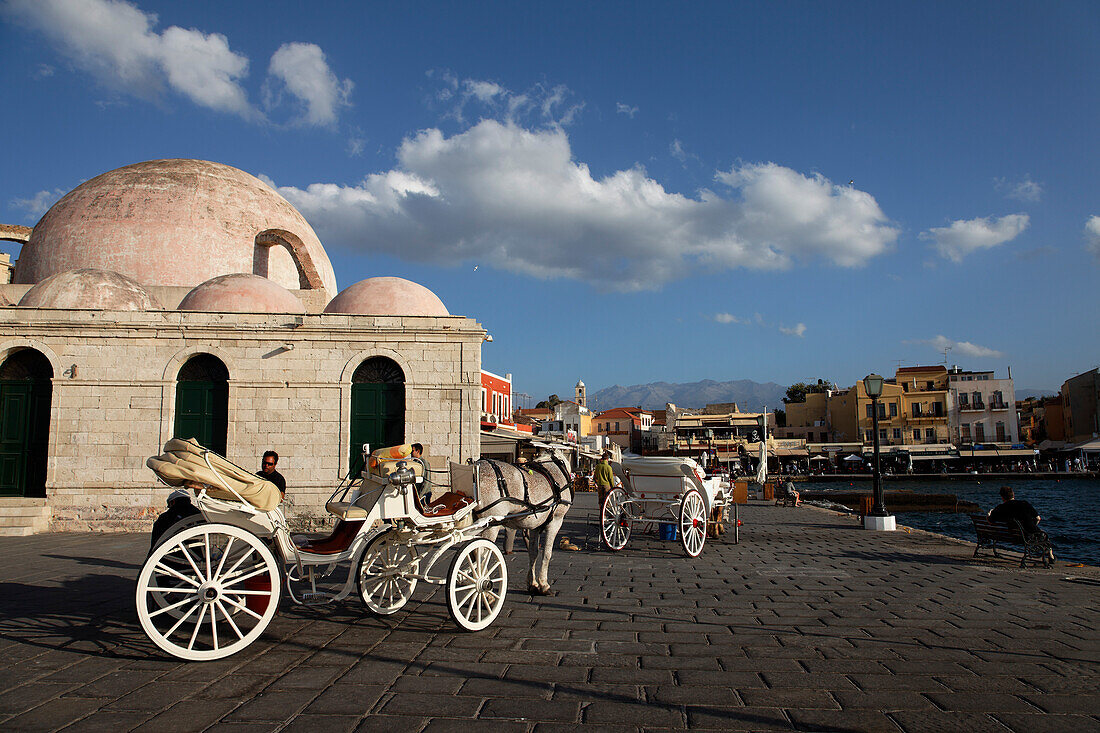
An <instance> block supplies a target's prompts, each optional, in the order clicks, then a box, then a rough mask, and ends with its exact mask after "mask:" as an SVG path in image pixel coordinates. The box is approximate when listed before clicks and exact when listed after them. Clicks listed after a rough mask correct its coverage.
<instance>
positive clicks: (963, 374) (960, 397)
mask: <svg viewBox="0 0 1100 733" xmlns="http://www.w3.org/2000/svg"><path fill="white" fill-rule="evenodd" d="M947 386H948V393H947V394H948V402H947V404H948V425H949V428H950V432H951V438H952V440H953V441H954V442H955V444H956V445H959V446H968V445H974V444H985V443H998V444H1001V445H1005V446H1009V445H1012V444H1015V443H1019V442H1020V430H1019V424H1018V419H1017V416H1016V388H1015V387H1014V385H1013V381H1012V372H1011V370H1010V371H1009V374H1008V377H1007V378H1004V379H998V378H996V377H995V376H994V373H993V372H992V371H965V370H962V369H959V368H958V367H957V366H956V367H952V368H951V370H950V371H948V372H947Z"/></svg>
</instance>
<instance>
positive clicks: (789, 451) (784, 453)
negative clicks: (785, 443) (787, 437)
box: [768, 448, 809, 458]
mask: <svg viewBox="0 0 1100 733" xmlns="http://www.w3.org/2000/svg"><path fill="white" fill-rule="evenodd" d="M768 453H769V454H770V455H773V456H776V457H778V458H805V457H806V456H808V455H809V453H807V452H806V449H805V448H772V449H771V450H770V451H768Z"/></svg>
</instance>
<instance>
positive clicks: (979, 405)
mask: <svg viewBox="0 0 1100 733" xmlns="http://www.w3.org/2000/svg"><path fill="white" fill-rule="evenodd" d="M959 410H961V411H963V412H981V411H983V410H985V403H984V402H971V403H968V404H965V405H959Z"/></svg>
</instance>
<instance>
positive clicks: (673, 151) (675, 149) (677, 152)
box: [668, 138, 688, 163]
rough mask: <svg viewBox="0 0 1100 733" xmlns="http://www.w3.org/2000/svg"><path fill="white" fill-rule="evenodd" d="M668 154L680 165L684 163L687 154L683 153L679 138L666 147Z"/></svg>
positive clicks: (682, 145)
mask: <svg viewBox="0 0 1100 733" xmlns="http://www.w3.org/2000/svg"><path fill="white" fill-rule="evenodd" d="M668 154H669V155H671V156H672V157H673V158H675V159H676V160H678V161H680V162H681V163H683V162H684V161H686V160H687V157H688V156H687V153H685V152H684V144H683V143H682V142H680V140H679V138H677V139H675V140H673V141H672V143H671V144H670V145H669V146H668Z"/></svg>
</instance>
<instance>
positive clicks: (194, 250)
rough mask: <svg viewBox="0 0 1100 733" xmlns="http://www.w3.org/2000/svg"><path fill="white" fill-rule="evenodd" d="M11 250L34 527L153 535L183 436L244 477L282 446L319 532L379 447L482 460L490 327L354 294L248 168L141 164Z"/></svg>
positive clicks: (20, 495) (24, 465)
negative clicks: (154, 468)
mask: <svg viewBox="0 0 1100 733" xmlns="http://www.w3.org/2000/svg"><path fill="white" fill-rule="evenodd" d="M0 238H4V239H9V240H14V241H17V242H19V243H20V244H21V245H22V246H21V249H20V252H19V258H18V261H17V262H16V263H15V270H14V277H13V282H12V283H11V284H5V285H0V297H2V298H3V300H4V301H5V302H7V303H14V304H18V305H9V306H6V307H0V402H2V410H3V415H4V422H5V436H4V441H3V443H2V444H0V496H6V497H8V498H5V499H2V500H0V508H2V507H3V506H4V505H5V504H13V503H18V502H24V503H25V504H27V507H21V508H20V510H21V511H23V510H26V509H27V508H28V507H33V511H34V512H37V516H36V517H34V518H33V519H28V520H27V524H26V525H25V526H22V527H20V528H19V529H20V531H21V532H22V531H30V530H35V529H45V528H52V529H57V530H88V529H101V530H121V529H126V530H140V529H147V528H148V527H149V526H150V522H151V520H152V518H153V517H154V516H155V515H156V514H157V513H159V512H160V511H162V510H163V509H164V502H165V498H166V496H167V492H166V491H165V489H164V487H163V486H158V485H157V483H156V479H155V476H154V475H153V473H152V472H151V471H149V469H148V468H146V467H145V459H146V458H147V457H149V456H151V455H155V454H157V453H159V452H160V451H161V447H162V445H163V444H164V443H165V442H166V441H167V440H168V439H169V438H172V437H181V438H191V437H196V438H198V439H199V440H200V441H201V442H202V443H203V444H204V445H206V446H208V447H210V448H213V449H215V450H217V451H218V452H220V453H223V454H225V455H226V456H227V457H228V458H229V459H230V460H232V461H234V462H236V463H238V464H240V465H242V466H245V467H252V466H255V467H256V468H259V460H260V455H261V454H262V453H263V452H264V451H265V450H268V449H273V450H275V451H277V452H278V453H279V454H280V461H279V470H280V472H281V473H283V475H284V476H285V477H286V479H287V483H288V486H289V489H288V492H287V499H286V503H285V505H284V506H285V509H286V511H287V513H288V515H290V516H291V517H297V518H298V519H299V520H301V521H302V522H304V523H307V524H308V523H310V522H312V521H314V520H317V521H320V520H322V519H324V518H325V517H326V515H325V513H324V508H323V507H324V501H325V499H326V498H327V497H328V495H329V494H330V493H331V491H332V488H333V487H334V486H335V485H336V484H337V483H338V482H339V481H340V480H341V479H342V478H343V477H346V476H348V475H349V474H354V473H356V472H357V470H358V465H357V464H358V463H359V462H361V449H362V445H363V444H364V443H369V444H371V445H372V446H381V445H385V444H395V443H404V442H406V441H408V442H412V441H417V442H420V443H423V444H424V445H425V447H426V449H427V450H426V453H427V454H428V455H429V456H436V457H447V458H452V459H455V460H459V461H462V460H465V459H467V458H476V457H477V456H478V455H479V454H480V444H479V430H478V418H479V416H480V413H481V409H480V406H481V402H480V399H479V398H480V387H481V385H480V380H479V374H480V369H481V346H482V342H483V339H484V336H485V330H484V329H483V328H482V327H481V326H480V325H479V324H478V323H476V322H475V321H473V320H471V319H468V318H465V317H462V316H455V315H451V314H450V313H449V312H448V310H447V308H446V306H445V305H444V304H443V303H442V302H441V301H440V300H439V298H438V297H436V296H435V294H434V293H432V292H431V291H430V290H428V289H427V288H425V287H423V286H421V285H418V284H416V283H413V282H409V281H407V280H402V279H400V278H388V277H376V278H370V279H368V280H364V281H361V282H359V283H355V284H353V285H351V286H349V287H347V288H345V289H344V290H342V291H338V289H337V284H336V278H335V275H334V272H333V268H332V265H331V263H330V262H329V259H328V255H327V253H326V252H325V250H324V248H323V247H322V246H321V243H320V241H319V240H318V239H317V235H316V234H315V233H314V232H313V229H312V228H311V227H310V226H309V224H308V223H307V222H306V220H305V219H304V218H303V217H302V216H301V214H300V213H299V212H298V211H297V210H295V209H294V207H293V206H291V205H290V203H289V202H287V201H286V200H285V199H284V198H282V197H281V196H280V195H279V194H278V193H277V192H275V191H274V190H273V189H272V188H271V187H269V186H268V185H266V184H265V183H263V182H262V181H260V180H259V179H256V178H254V177H253V176H250V175H248V174H247V173H244V172H243V171H240V170H237V169H235V168H231V167H230V166H226V165H222V164H219V163H211V162H206V161H196V160H162V161H150V162H146V163H140V164H136V165H132V166H126V167H124V168H121V169H118V170H115V171H111V172H109V173H105V174H103V175H101V176H97V177H96V178H93V179H91V180H89V181H86V182H85V183H82V184H81V185H80V186H78V187H77V188H76V189H74V190H73V191H71V192H70V193H69V194H67V195H66V196H65V197H64V198H62V199H61V200H60V201H58V202H57V203H56V204H54V206H53V207H52V208H51V209H50V210H49V211H48V212H47V213H46V214H45V215H44V216H43V217H42V219H41V220H40V221H39V222H38V223H37V224H36V226H35V227H34V228H33V229H31V230H27V229H26V228H25V227H12V226H7V227H0ZM24 516H27V515H26V514H24Z"/></svg>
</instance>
